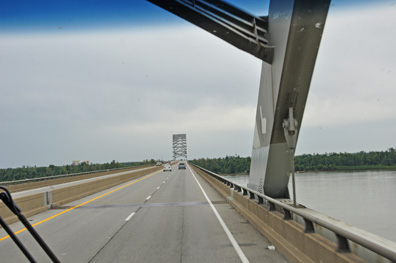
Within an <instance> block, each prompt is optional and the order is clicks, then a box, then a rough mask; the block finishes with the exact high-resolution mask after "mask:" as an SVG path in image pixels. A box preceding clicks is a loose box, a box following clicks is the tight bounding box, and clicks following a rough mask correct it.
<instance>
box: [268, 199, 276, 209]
mask: <svg viewBox="0 0 396 263" xmlns="http://www.w3.org/2000/svg"><path fill="white" fill-rule="evenodd" d="M268 203H269V211H275V210H276V208H275V204H274V203H272V202H270V201H268Z"/></svg>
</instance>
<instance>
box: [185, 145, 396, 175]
mask: <svg viewBox="0 0 396 263" xmlns="http://www.w3.org/2000/svg"><path fill="white" fill-rule="evenodd" d="M190 162H191V163H193V164H196V165H198V166H201V167H203V168H205V169H208V170H210V171H212V172H215V173H218V174H235V173H249V170H250V162H251V157H240V156H239V155H235V156H226V157H224V158H199V159H194V160H191V161H190ZM294 162H295V169H296V171H300V172H303V171H342V170H370V169H395V170H396V149H394V148H389V149H388V150H387V151H379V152H364V151H361V152H358V153H324V154H303V155H299V156H295V158H294Z"/></svg>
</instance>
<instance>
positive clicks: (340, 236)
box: [190, 163, 396, 262]
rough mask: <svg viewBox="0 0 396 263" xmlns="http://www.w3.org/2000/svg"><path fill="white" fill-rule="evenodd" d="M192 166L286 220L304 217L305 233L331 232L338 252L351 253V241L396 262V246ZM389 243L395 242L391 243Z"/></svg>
mask: <svg viewBox="0 0 396 263" xmlns="http://www.w3.org/2000/svg"><path fill="white" fill-rule="evenodd" d="M190 164H191V163H190ZM192 165H193V166H195V167H197V168H198V169H200V170H202V171H203V172H205V173H207V174H209V175H210V176H212V177H214V178H215V179H217V180H218V181H220V182H222V183H224V184H226V185H228V186H229V187H230V188H234V190H236V191H237V192H241V194H242V195H248V196H249V198H250V199H256V200H257V202H258V204H262V205H267V207H268V209H269V210H270V211H280V212H282V213H283V216H284V217H283V219H284V220H291V219H292V213H293V214H295V215H298V216H300V217H302V218H303V219H304V223H305V230H304V231H305V233H315V227H314V223H315V224H317V225H319V226H322V227H323V228H326V229H328V230H330V231H331V232H333V233H334V234H335V235H336V238H337V251H338V252H350V249H349V244H348V240H350V241H352V242H355V243H356V244H358V245H360V246H362V247H365V248H367V249H368V250H370V251H373V252H374V253H376V254H378V255H380V256H382V257H384V258H387V259H389V260H391V261H392V262H396V246H392V244H384V243H383V242H381V244H380V243H379V242H378V241H376V240H373V239H372V238H370V237H368V236H366V235H364V234H361V233H359V232H357V231H353V230H350V229H347V227H341V226H337V225H335V224H334V223H333V222H332V221H331V220H330V219H329V220H326V219H324V218H320V217H318V216H315V215H313V214H310V213H308V212H306V211H304V209H301V208H296V207H293V206H291V205H289V204H286V203H283V202H280V201H279V200H276V199H273V198H271V197H269V196H266V195H264V194H262V193H259V192H257V191H254V190H252V189H249V188H247V187H244V186H241V185H239V184H237V183H234V182H232V181H230V180H227V179H225V178H224V177H222V176H220V175H218V174H215V173H213V172H211V171H209V170H206V169H204V168H202V167H199V166H197V165H194V164H192ZM389 243H393V242H391V241H389Z"/></svg>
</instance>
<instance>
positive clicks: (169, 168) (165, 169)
mask: <svg viewBox="0 0 396 263" xmlns="http://www.w3.org/2000/svg"><path fill="white" fill-rule="evenodd" d="M163 171H164V172H166V171H169V172H172V166H170V164H165V165H164V169H163Z"/></svg>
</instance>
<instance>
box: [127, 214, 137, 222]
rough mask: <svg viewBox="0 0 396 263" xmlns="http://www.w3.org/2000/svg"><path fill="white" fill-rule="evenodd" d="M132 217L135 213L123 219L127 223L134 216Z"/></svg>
mask: <svg viewBox="0 0 396 263" xmlns="http://www.w3.org/2000/svg"><path fill="white" fill-rule="evenodd" d="M134 215H135V212H133V213H132V214H130V215H129V216H128V217H127V218H125V221H126V222H128V221H129V220H131V218H132V216H134Z"/></svg>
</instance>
